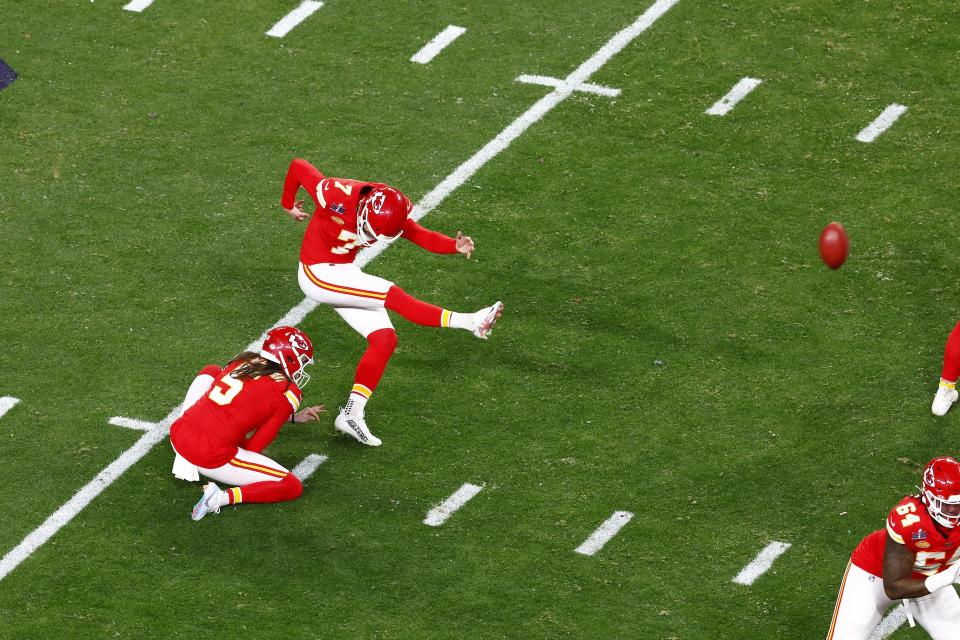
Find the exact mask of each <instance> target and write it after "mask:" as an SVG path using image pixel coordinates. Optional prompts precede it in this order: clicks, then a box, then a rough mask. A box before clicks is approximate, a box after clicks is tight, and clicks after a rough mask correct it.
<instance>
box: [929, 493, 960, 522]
mask: <svg viewBox="0 0 960 640" xmlns="http://www.w3.org/2000/svg"><path fill="white" fill-rule="evenodd" d="M923 497H924V499H925V501H926V503H927V511H929V512H930V517H931V518H933V519H934V520H936V521H937V522H938V523H939V524H941V525H943V526H944V527H947V528H948V529H953V528H954V527H955V526H957V524H958V523H960V495H953V496H948V497H941V496H938V495H935V494H934V493H933V492H932V491H930V490H929V489H924V491H923Z"/></svg>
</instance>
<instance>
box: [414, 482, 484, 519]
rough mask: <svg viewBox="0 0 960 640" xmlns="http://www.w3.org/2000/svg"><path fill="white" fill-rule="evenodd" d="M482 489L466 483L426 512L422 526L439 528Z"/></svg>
mask: <svg viewBox="0 0 960 640" xmlns="http://www.w3.org/2000/svg"><path fill="white" fill-rule="evenodd" d="M481 489H483V487H481V486H478V485H475V484H470V483H469V482H467V483H466V484H464V485H463V486H462V487H460V488H459V489H457V490H456V491H454V492H453V495H452V496H450V497H449V498H447V499H446V500H444V501H443V502H441V503H440V504H438V505H437V506H435V507H434V508H433V509H430V511H428V512H427V517H426V518H424V519H423V524H426V525H430V526H431V527H439V526H440V525H442V524H443V523H444V522H446V521H447V518H449V517H450V516H452V515H453V513H454V512H455V511H457V510H458V509H459V508H460V507H462V506H463V505H465V504H467V502H468V501H469V500H470V499H471V498H472V497H473V496H475V495H477V494H478V493H480V490H481Z"/></svg>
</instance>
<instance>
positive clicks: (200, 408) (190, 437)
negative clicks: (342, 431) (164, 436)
mask: <svg viewBox="0 0 960 640" xmlns="http://www.w3.org/2000/svg"><path fill="white" fill-rule="evenodd" d="M312 363H313V346H312V345H311V344H310V340H309V339H308V338H307V336H306V334H304V333H303V332H302V331H300V330H299V329H295V328H293V327H277V328H276V329H273V330H271V331H270V332H268V333H267V338H266V340H264V342H263V346H262V348H261V349H260V352H259V353H253V352H250V351H247V352H244V353H241V354H240V355H238V356H237V357H236V358H234V359H233V360H232V361H230V363H229V364H228V365H227V366H226V367H224V368H223V369H221V368H220V367H218V366H217V365H207V366H206V367H204V368H203V370H202V371H200V373H199V375H197V377H196V379H195V380H194V381H193V383H192V384H191V385H190V389H189V390H188V391H187V397H186V399H185V400H184V402H183V407H184V409H183V414H182V415H181V416H180V418H178V419H177V421H176V422H174V423H173V424H172V425H171V426H170V443H171V444H172V445H173V450H174V453H175V454H176V457H175V460H174V464H173V473H174V475H175V476H177V477H178V478H181V479H183V480H189V481H196V480H198V479H199V476H200V474H202V475H204V476H206V477H207V478H210V479H211V480H218V481H220V482H224V483H227V484H228V485H232V486H231V488H230V489H227V490H226V491H221V490H220V487H219V486H217V484H216V483H215V482H210V483H207V484H206V485H205V486H204V488H203V495H202V496H201V498H200V501H199V502H197V504H196V506H195V507H194V508H193V513H192V514H191V517H192V518H193V519H194V520H199V519H200V518H202V517H203V516H205V515H206V514H207V513H209V512H211V511H213V512H214V513H219V512H220V507H223V506H225V505H228V504H240V503H242V502H283V501H285V500H293V499H295V498H297V497H299V496H300V494H301V492H302V491H303V485H301V484H300V480H299V479H298V478H297V477H296V476H295V475H293V474H292V473H290V472H289V471H288V470H287V469H286V468H284V467H283V466H281V465H280V464H278V463H276V462H274V461H273V460H271V459H270V458H268V457H267V456H265V455H263V454H262V453H260V452H261V451H263V449H264V448H265V447H266V446H267V445H268V444H270V443H271V442H272V441H273V439H274V438H275V437H276V435H277V433H278V432H279V431H280V427H282V426H283V425H284V424H285V423H287V422H309V421H311V420H319V419H320V413H321V412H322V411H323V410H324V408H323V407H322V406H315V407H307V408H305V409H300V397H301V396H300V389H301V387H303V386H304V385H305V384H306V383H307V382H308V381H309V379H310V376H309V375H307V373H306V372H305V371H304V367H306V366H307V365H309V364H312ZM251 432H252V433H251ZM248 434H249V435H248Z"/></svg>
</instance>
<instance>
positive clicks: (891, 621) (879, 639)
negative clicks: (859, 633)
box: [870, 604, 907, 640]
mask: <svg viewBox="0 0 960 640" xmlns="http://www.w3.org/2000/svg"><path fill="white" fill-rule="evenodd" d="M906 622H907V611H906V609H904V608H903V605H902V604H901V605H899V606H897V607H894V608H893V610H892V611H890V613H888V614H887V617H885V618H884V619H883V620H881V621H880V624H878V625H877V628H876V629H874V630H873V633H871V634H870V640H884V639H885V638H889V637H890V636H891V635H893V632H894V631H896V630H897V629H899V628H900V627H902V626H903V625H904V624H905V623H906Z"/></svg>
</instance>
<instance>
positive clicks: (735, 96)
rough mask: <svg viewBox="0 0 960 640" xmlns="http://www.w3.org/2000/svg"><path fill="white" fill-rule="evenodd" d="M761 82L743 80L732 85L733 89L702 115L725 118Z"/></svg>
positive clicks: (758, 80) (752, 79) (753, 79)
mask: <svg viewBox="0 0 960 640" xmlns="http://www.w3.org/2000/svg"><path fill="white" fill-rule="evenodd" d="M761 82H763V80H760V79H759V78H743V79H742V80H740V82H738V83H737V84H735V85H733V89H730V91H729V92H728V93H727V95H725V96H723V97H722V98H720V99H719V100H717V101H716V102H715V103H714V104H713V106H712V107H710V108H709V109H707V110H706V111H704V113H706V114H708V115H711V116H725V115H727V114H728V113H730V110H731V109H733V107H734V106H736V104H737V103H738V102H740V101H741V100H743V98H744V97H746V95H747V94H748V93H750V92H751V91H753V90H754V89H756V88H757V87H758V86H760V83H761Z"/></svg>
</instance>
